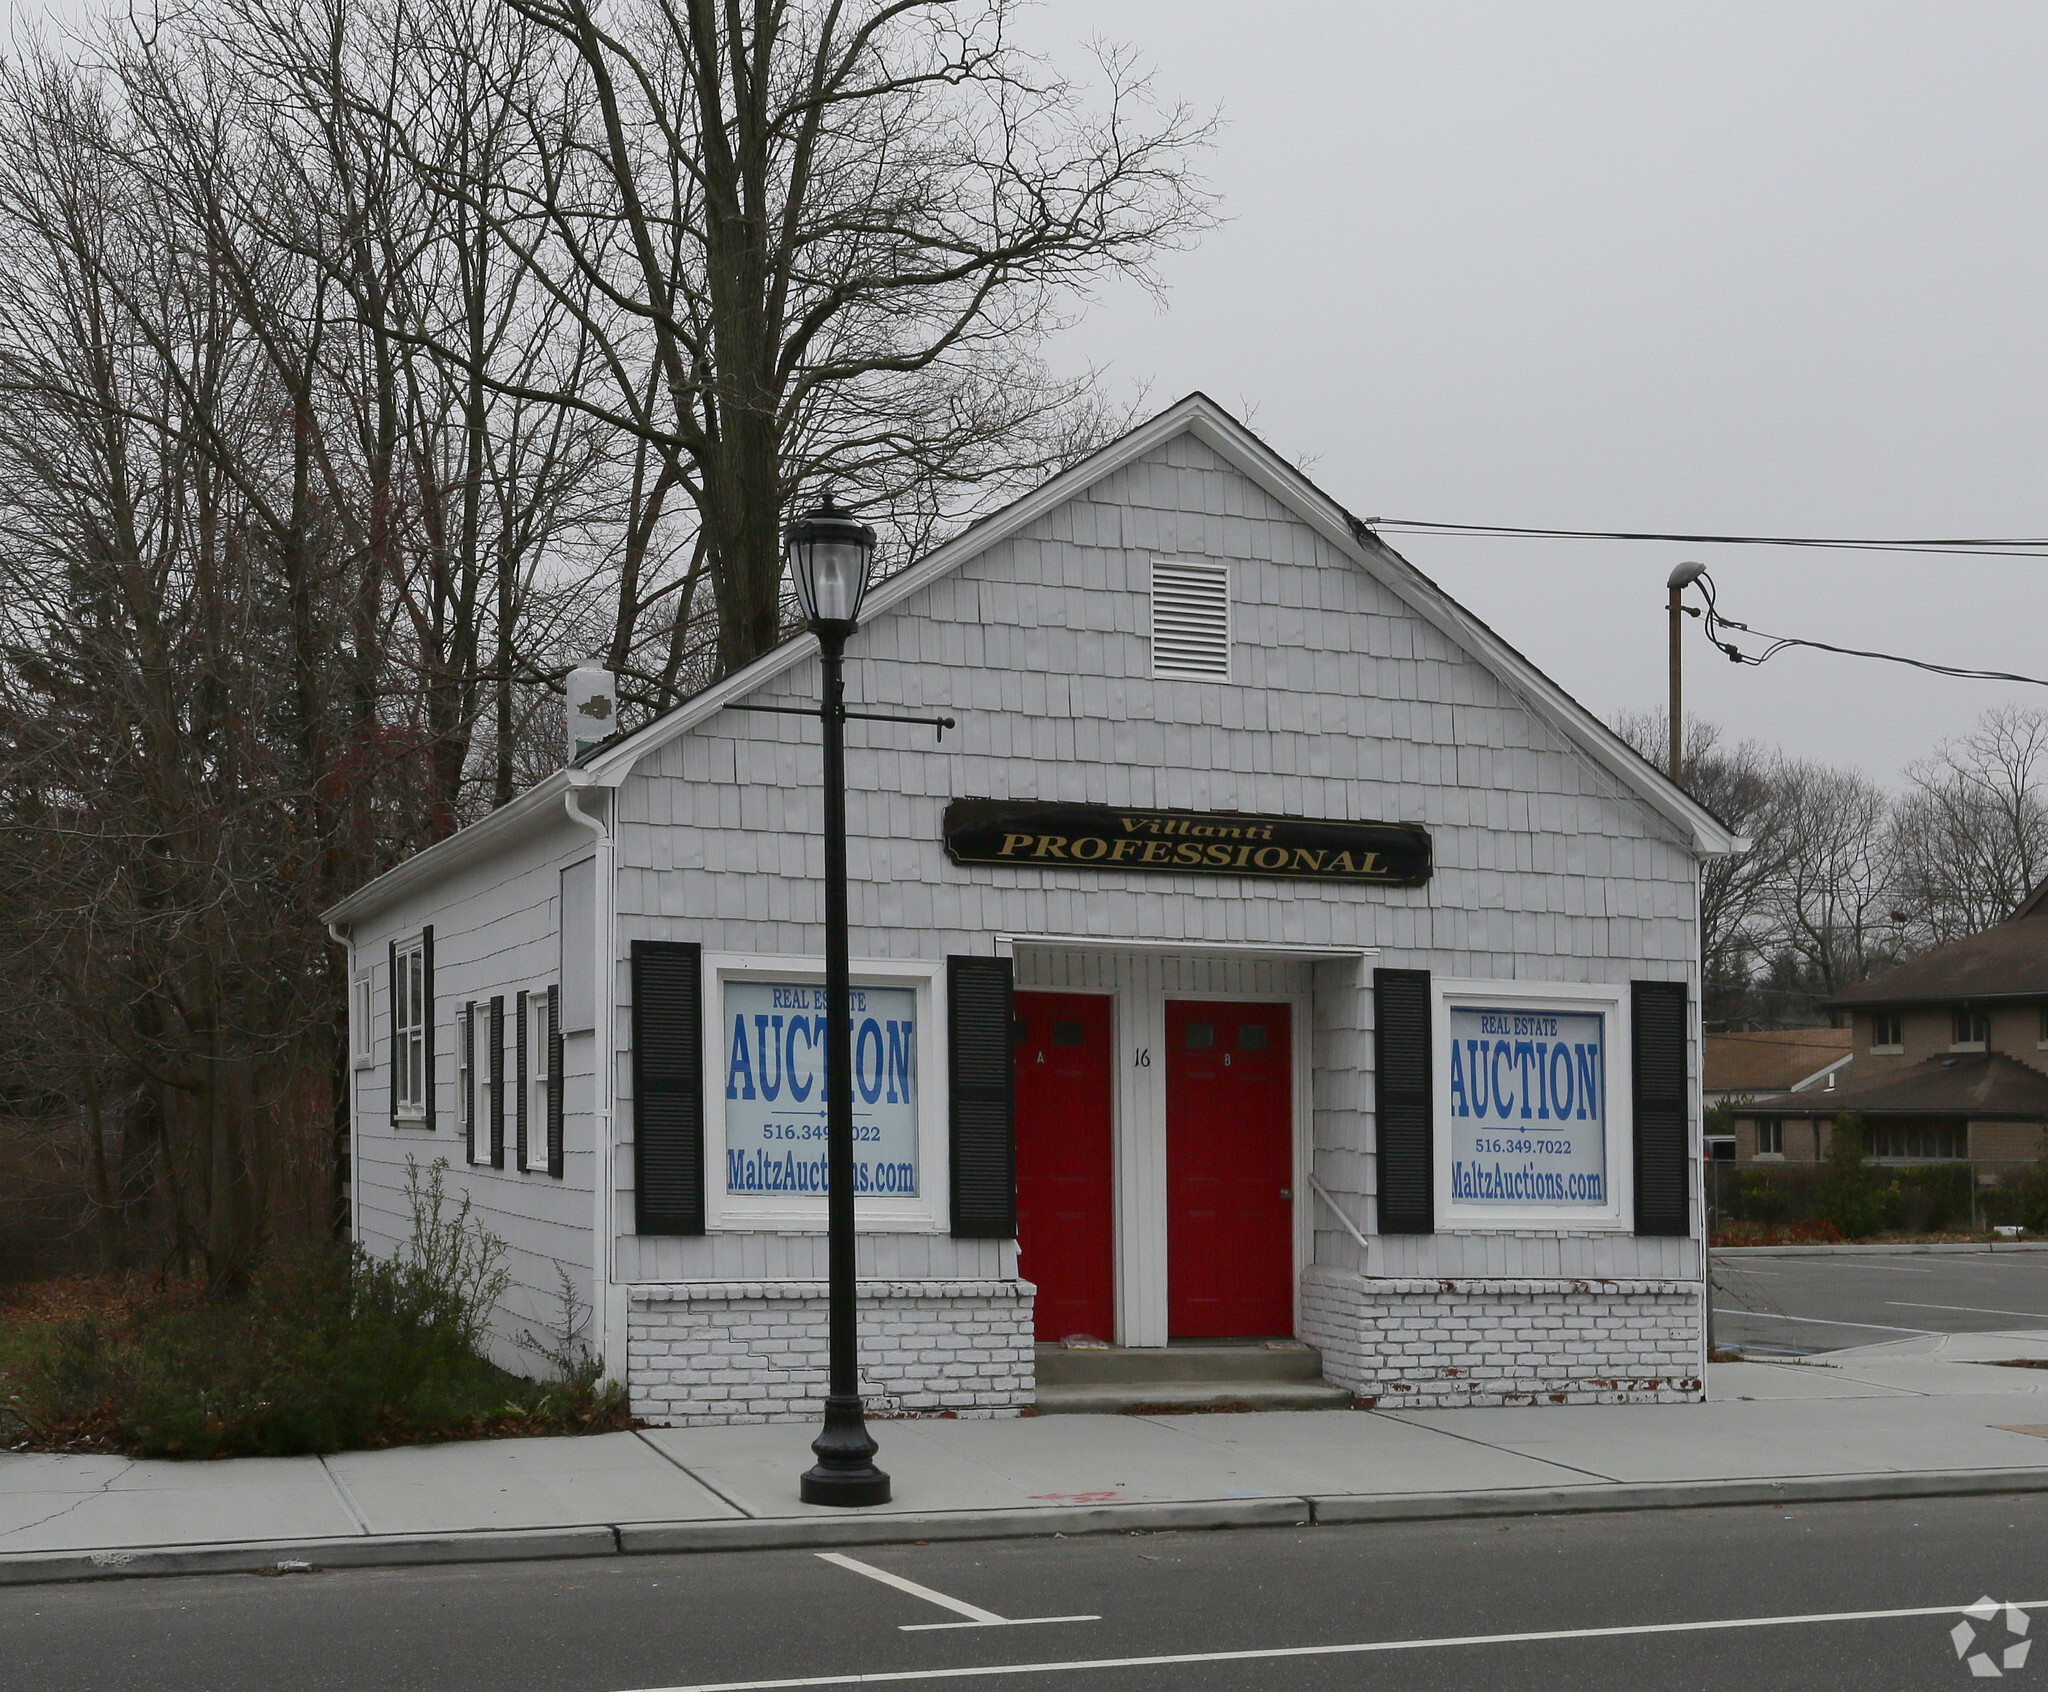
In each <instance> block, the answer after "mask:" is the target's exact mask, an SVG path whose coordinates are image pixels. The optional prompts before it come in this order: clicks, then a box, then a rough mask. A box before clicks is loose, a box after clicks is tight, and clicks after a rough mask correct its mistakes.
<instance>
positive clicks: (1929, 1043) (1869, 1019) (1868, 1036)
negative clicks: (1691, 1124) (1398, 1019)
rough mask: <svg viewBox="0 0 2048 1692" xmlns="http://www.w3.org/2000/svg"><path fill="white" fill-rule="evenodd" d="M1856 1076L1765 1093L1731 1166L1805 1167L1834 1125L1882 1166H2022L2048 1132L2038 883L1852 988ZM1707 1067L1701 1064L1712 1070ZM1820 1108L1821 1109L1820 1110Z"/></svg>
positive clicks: (2047, 1011) (2045, 928)
mask: <svg viewBox="0 0 2048 1692" xmlns="http://www.w3.org/2000/svg"><path fill="white" fill-rule="evenodd" d="M1828 1008H1829V1009H1831V1010H1835V1011H1840V1012H1846V1013H1848V1016H1849V1019H1850V1028H1849V1030H1848V1032H1849V1034H1850V1036H1851V1038H1852V1041H1853V1045H1852V1052H1853V1055H1854V1059H1855V1064H1854V1071H1853V1079H1838V1084H1837V1085H1836V1086H1835V1087H1834V1088H1833V1090H1831V1091H1828V1090H1825V1089H1822V1090H1820V1091H1815V1090H1813V1089H1807V1090H1803V1091H1796V1092H1795V1091H1793V1090H1791V1089H1789V1088H1788V1089H1787V1090H1786V1091H1784V1092H1782V1093H1777V1094H1771V1095H1767V1096H1764V1097H1761V1098H1757V1099H1754V1100H1752V1101H1750V1102H1749V1103H1748V1104H1746V1105H1744V1106H1743V1107H1742V1110H1741V1113H1740V1114H1739V1115H1737V1116H1736V1118H1735V1148H1736V1157H1737V1160H1738V1161H1741V1162H1749V1161H1751V1160H1756V1161H1761V1162H1776V1161H1783V1162H1792V1163H1798V1162H1811V1161H1815V1160H1817V1159H1819V1158H1820V1157H1821V1156H1823V1155H1824V1154H1825V1153H1826V1151H1827V1145H1828V1135H1829V1131H1830V1126H1831V1124H1832V1123H1833V1121H1834V1118H1835V1117H1836V1115H1838V1114H1847V1113H1850V1112H1853V1113H1855V1114H1856V1115H1857V1116H1859V1117H1861V1118H1862V1119H1863V1123H1864V1126H1865V1129H1866V1132H1867V1136H1868V1140H1867V1146H1868V1150H1869V1152H1870V1155H1871V1156H1872V1157H1873V1158H1874V1159H1876V1160H1878V1161H1880V1162H1890V1163H1935V1162H1943V1161H1957V1160H1961V1159H1963V1158H1969V1159H1971V1160H1973V1161H1975V1162H1976V1163H1978V1164H1979V1165H1980V1166H1981V1165H1986V1164H1990V1165H1998V1164H2006V1165H2019V1164H2025V1163H2030V1162H2032V1161H2033V1160H2034V1159H2035V1158H2036V1157H2038V1156H2039V1155H2040V1152H2041V1143H2042V1142H2041V1136H2042V1130H2043V1128H2044V1127H2048V880H2044V881H2043V882H2042V883H2041V884H2040V885H2039V886H2037V887H2036V888H2035V889H2034V890H2033V891H2032V892H2031V893H2029V894H2028V895H2027V897H2026V898H2025V900H2023V901H2022V902H2021V904H2020V907H2019V909H2018V910H2016V911H2014V912H2013V914H2012V915H2011V917H2009V918H2008V919H2007V920H2006V921H2004V922H2001V923H1999V924H1998V925H1997V926H1995V927H1993V928H1987V929H1985V930H1984V931H1983V932H1982V933H1981V934H1972V935H1970V936H1969V937H1968V938H1966V939H1962V940H1955V941H1951V942H1950V943H1949V944H1948V945H1946V946H1937V947H1936V948H1935V949H1934V950H1933V951H1931V952H1927V953H1925V954H1923V955H1922V956H1920V957H1917V958H1914V959H1913V960H1911V961H1910V962H1908V963H1904V964H1901V965H1900V966H1899V967H1898V968H1897V969H1894V970H1891V971H1888V972H1887V973H1886V974H1883V975H1880V976H1878V977H1876V978H1875V979H1874V980H1871V981H1866V982H1864V983H1863V984H1862V985H1861V986H1858V987H1852V988H1851V989H1850V990H1849V991H1848V992H1846V993H1844V994H1842V995H1841V996H1840V997H1839V998H1837V999H1835V1000H1833V1001H1832V1002H1831V1004H1830V1005H1829V1007H1828ZM1709 1061H1710V1062H1711V1059H1710V1060H1709ZM1823 1101H1825V1109H1824V1111H1823V1110H1821V1109H1817V1108H1816V1107H1817V1106H1820V1105H1821V1104H1822V1103H1823Z"/></svg>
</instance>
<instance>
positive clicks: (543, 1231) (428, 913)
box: [351, 817, 595, 1374]
mask: <svg viewBox="0 0 2048 1692" xmlns="http://www.w3.org/2000/svg"><path fill="white" fill-rule="evenodd" d="M590 839H591V837H590V834H589V832H588V831H587V830H584V829H581V828H578V827H576V826H575V825H574V824H572V823H570V822H569V821H568V820H567V818H566V817H564V818H563V820H562V821H561V823H560V824H559V825H552V826H549V827H548V828H546V829H545V830H543V831H541V832H539V833H538V834H535V835H532V836H529V837H527V838H525V839H523V840H520V841H518V842H515V843H514V844H512V845H509V846H506V847H503V848H501V849H500V850H499V851H498V852H497V853H496V854H494V855H493V856H492V857H490V858H488V859H486V860H485V861H484V862H482V863H480V864H475V865H472V866H471V867H470V868H469V869H468V870H466V871H465V872H464V873H462V874H460V875H457V876H451V877H447V878H444V879H443V880H441V881H440V882H438V883H435V884H433V885H431V886H429V887H427V888H425V889H422V890H421V891H420V892H418V893H415V894H414V895H413V896H412V897H410V898H409V899H406V900H404V901H402V902H400V903H398V904H396V905H393V906H390V907H388V908H386V909H384V910H381V911H378V912H377V913H375V915H374V916H373V917H372V918H371V919H369V920H366V921H364V922H362V923H360V924H358V925H357V927H356V930H355V934H354V943H355V950H356V957H357V960H358V969H359V970H360V969H362V968H363V967H364V966H368V968H369V970H370V972H371V973H372V974H373V978H374V982H375V993H374V1019H373V1030H374V1035H375V1047H374V1050H375V1058H376V1062H375V1064H374V1066H373V1067H371V1068H367V1069H357V1070H352V1071H351V1075H352V1076H353V1078H354V1081H355V1095H354V1098H355V1111H354V1115H353V1123H354V1149H355V1157H356V1160H357V1167H358V1176H357V1178H358V1181H359V1183H360V1187H359V1191H360V1193H361V1211H360V1224H359V1226H360V1238H361V1242H362V1244H363V1245H364V1247H365V1248H366V1249H368V1250H369V1251H371V1252H373V1253H375V1254H377V1255H379V1256H390V1255H392V1254H393V1253H394V1252H397V1251H399V1250H401V1249H402V1248H403V1246H404V1244H405V1241H406V1239H407V1238H408V1236H409V1234H410V1232H411V1227H412V1222H411V1216H410V1213H409V1211H408V1208H407V1203H406V1194H405V1160H406V1157H407V1156H408V1155H411V1156H413V1157H416V1158H417V1159H418V1160H419V1162H420V1164H421V1165H422V1166H425V1165H428V1164H430V1163H432V1162H433V1160H434V1159H436V1158H445V1159H446V1160H447V1162H448V1165H449V1167H448V1171H447V1174H446V1176H445V1177H444V1184H445V1189H446V1192H447V1195H448V1200H449V1203H450V1205H451V1206H452V1205H454V1204H457V1203H459V1202H460V1201H461V1199H462V1197H463V1196H464V1195H465V1194H467V1195H468V1196H469V1197H470V1198H471V1200H472V1202H473V1204H474V1214H475V1216H476V1218H477V1219H478V1220H479V1221H480V1222H482V1223H483V1225H484V1226H485V1227H487V1228H489V1229H490V1230H491V1231H492V1232H493V1233H495V1234H496V1235H498V1236H499V1238H501V1239H502V1240H504V1242H505V1245H506V1256H505V1263H506V1267H507V1268H508V1269H509V1270H510V1271H511V1275H512V1284H511V1286H510V1287H509V1288H508V1289H507V1291H506V1294H505V1297H504V1299H503V1301H502V1302H501V1304H500V1306H499V1309H498V1311H497V1313H496V1316H495V1318H494V1320H493V1322H492V1351H493V1355H494V1356H495V1357H496V1359H497V1361H499V1362H500V1363H502V1364H504V1365H505V1366H506V1367H508V1368H511V1369H515V1370H517V1371H519V1372H521V1373H525V1374H532V1373H534V1372H536V1371H537V1370H539V1369H541V1368H543V1367H544V1365H542V1364H541V1363H540V1361H539V1360H538V1359H537V1358H535V1357H534V1356H532V1355H531V1354H530V1353H527V1352H523V1351H521V1350H520V1349H519V1348H518V1346H517V1344H516V1341H517V1337H518V1335H519V1334H520V1333H521V1332H522V1331H527V1330H531V1331H534V1332H536V1333H541V1334H545V1333H546V1332H547V1330H548V1329H549V1328H550V1327H551V1326H553V1325H554V1324H555V1323H556V1322H557V1321H558V1320H559V1310H560V1306H559V1301H558V1298H557V1288H558V1285H559V1277H558V1276H557V1273H556V1268H555V1266H556V1265H557V1264H560V1265H561V1266H562V1267H563V1268H564V1269H565V1270H567V1271H568V1273H569V1275H570V1277H571V1280H572V1283H573V1284H574V1285H575V1287H576V1288H577V1296H578V1297H579V1299H580V1300H581V1301H582V1304H583V1307H584V1310H585V1313H586V1316H587V1313H588V1310H589V1306H590V1302H591V1297H592V1287H593V1270H592V1253H591V1236H592V1231H593V1230H592V1219H593V1214H594V1200H593V1180H594V1173H595V1156H594V1152H593V1147H592V1139H591V1102H592V1100H593V1098H594V1097H595V1092H594V1085H593V1082H594V1077H593V1075H592V1073H591V1070H592V1063H591V1060H592V1057H593V1055H594V1042H593V1040H592V1039H591V1037H590V1035H588V1034H584V1035H582V1036H581V1037H580V1038H577V1037H572V1038H570V1039H567V1040H565V1041H564V1043H563V1044H564V1052H563V1076H564V1081H565V1088H564V1101H563V1102H564V1106H565V1109H564V1122H563V1145H564V1151H565V1156H564V1170H563V1176H562V1178H561V1179H559V1180H557V1179H555V1178H554V1177H551V1176H549V1175H546V1174H540V1173H522V1172H520V1171H519V1170H517V1169H515V1168H514V1167H513V1164H514V1158H513V1145H514V1134H515V1128H514V1124H515V1122H516V1120H517V1119H516V1117H515V1115H514V1109H515V1103H514V1100H513V1098H512V1096H511V1092H510V1085H509V1083H510V1071H511V1065H512V1062H513V1058H512V1051H511V1049H509V1048H511V1042H512V1041H513V1040H514V1039H515V1038H516V1023H515V1021H514V1011H515V1009H516V1006H517V1002H518V995H519V993H520V991H521V990H522V989H525V990H532V989H535V988H545V987H546V986H547V985H548V984H549V983H550V982H554V981H558V980H559V979H560V967H561V937H560V930H559V910H558V904H559V897H560V895H559V889H560V878H561V871H562V869H563V868H564V867H566V866H567V865H569V864H572V863H575V862H577V861H578V860H579V859H581V858H586V857H588V856H589V855H590V850H591V848H590ZM426 923H431V924H432V925H433V928H434V1018H435V1023H434V1033H435V1070H434V1079H435V1106H436V1109H435V1130H434V1132H433V1133H431V1134H429V1133H425V1132H422V1131H420V1130H418V1129H397V1130H394V1129H393V1127H392V1125H391V1110H390V1104H391V1092H390V1087H391V1059H390V1054H391V1044H390V1033H391V1030H390V1016H391V997H390V975H389V966H388V963H387V946H386V942H387V941H388V940H390V939H393V938H396V939H398V940H400V941H401V942H402V941H404V940H405V939H407V938H409V937H411V936H413V935H416V934H418V933H419V931H420V928H421V926H422V925H423V924H426ZM499 994H502V995H504V998H505V1015H506V1038H507V1045H508V1052H507V1081H508V1086H507V1097H506V1112H505V1168H503V1169H501V1170H500V1169H492V1168H490V1167H489V1166H488V1165H484V1166H480V1167H472V1166H471V1165H470V1164H469V1162H468V1159H467V1156H466V1154H465V1141H464V1137H463V1132H462V1118H461V1105H460V1101H459V1100H458V1098H457V1096H456V1072H457V1062H458V1059H457V1056H456V1047H455V1040H456V1026H455V1019H456V1015H457V1012H458V1010H459V1008H460V1007H461V1006H462V1005H463V1004H464V1003H466V1002H468V1001H470V1000H479V1001H488V1000H489V999H491V998H492V997H494V996H496V995H499ZM528 1132H529V1133H530V1134H531V1133H540V1134H543V1135H545V1133H546V1132H547V1125H546V1123H545V1121H539V1122H535V1121H533V1120H531V1119H530V1120H529V1122H528ZM584 1337H585V1338H587V1339H593V1340H594V1338H595V1335H594V1333H593V1332H592V1331H591V1330H590V1329H589V1328H588V1327H586V1331H585V1335H584Z"/></svg>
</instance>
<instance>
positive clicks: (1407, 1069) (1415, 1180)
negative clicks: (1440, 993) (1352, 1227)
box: [1372, 969, 1436, 1234]
mask: <svg viewBox="0 0 2048 1692" xmlns="http://www.w3.org/2000/svg"><path fill="white" fill-rule="evenodd" d="M1372 1005H1373V1011H1372V1020H1373V1093H1374V1106H1375V1112H1376V1115H1377V1118H1378V1122H1379V1166H1380V1167H1379V1177H1380V1179H1379V1188H1380V1205H1379V1212H1380V1232H1381V1233H1383V1234H1432V1233H1435V1232H1436V1178H1435V1161H1436V1160H1435V1155H1434V1144H1435V1138H1436V1098H1435V1090H1434V1086H1433V1082H1432V1077H1431V1066H1430V1060H1429V1048H1430V1037H1429V971H1428V970H1426V969H1376V970H1374V971H1373V972H1372Z"/></svg>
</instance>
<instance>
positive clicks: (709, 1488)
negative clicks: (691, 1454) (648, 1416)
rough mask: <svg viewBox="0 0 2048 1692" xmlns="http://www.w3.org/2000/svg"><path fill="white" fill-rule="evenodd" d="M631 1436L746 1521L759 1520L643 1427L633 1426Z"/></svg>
mask: <svg viewBox="0 0 2048 1692" xmlns="http://www.w3.org/2000/svg"><path fill="white" fill-rule="evenodd" d="M633 1437H634V1438H635V1439H637V1440H638V1441H639V1442H640V1443H641V1444H642V1445H644V1446H646V1447H647V1449H648V1450H649V1451H651V1452H653V1453H654V1454H655V1456H657V1457H659V1458H660V1459H661V1460H662V1461H663V1462H664V1463H671V1464H673V1465H674V1466H675V1467H676V1468H678V1469H681V1470H682V1471H683V1473H684V1474H686V1475H688V1476H689V1477H690V1479H691V1480H693V1481H695V1482H696V1483H697V1484H698V1485H699V1486H701V1487H702V1488H703V1489H704V1490H705V1491H706V1492H708V1493H710V1494H711V1496H712V1497H713V1498H716V1499H718V1500H719V1501H720V1502H721V1503H725V1504H730V1505H731V1506H732V1507H733V1508H734V1509H735V1510H737V1511H739V1513H740V1514H741V1515H742V1516H744V1517H746V1518H747V1520H748V1521H750V1522H754V1521H759V1520H760V1519H761V1518H760V1517H759V1516H757V1515H755V1514H754V1512H753V1511H752V1510H749V1509H748V1508H747V1507H746V1505H744V1504H742V1503H741V1502H740V1501H739V1500H738V1499H737V1498H735V1497H733V1496H732V1495H731V1494H730V1493H728V1492H723V1491H721V1490H720V1489H719V1488H717V1487H715V1486H713V1485H712V1484H711V1483H710V1482H709V1481H708V1480H706V1479H705V1478H704V1477H703V1476H702V1475H700V1474H698V1473H697V1471H696V1470H695V1469H693V1468H691V1467H690V1465H689V1464H687V1463H685V1462H684V1461H683V1460H682V1459H681V1458H680V1457H678V1456H677V1455H676V1454H675V1453H674V1452H672V1451H664V1450H662V1448H661V1447H660V1446H658V1445H656V1444H655V1443H654V1441H653V1440H651V1439H649V1438H648V1437H647V1433H646V1430H645V1429H643V1428H635V1429H634V1430H633Z"/></svg>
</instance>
